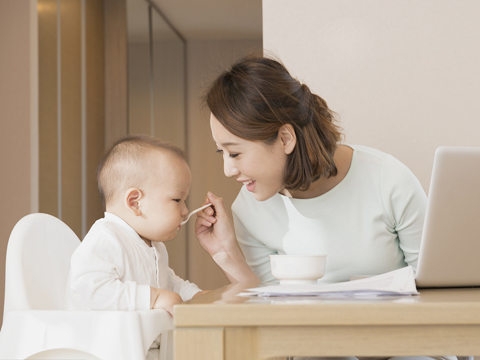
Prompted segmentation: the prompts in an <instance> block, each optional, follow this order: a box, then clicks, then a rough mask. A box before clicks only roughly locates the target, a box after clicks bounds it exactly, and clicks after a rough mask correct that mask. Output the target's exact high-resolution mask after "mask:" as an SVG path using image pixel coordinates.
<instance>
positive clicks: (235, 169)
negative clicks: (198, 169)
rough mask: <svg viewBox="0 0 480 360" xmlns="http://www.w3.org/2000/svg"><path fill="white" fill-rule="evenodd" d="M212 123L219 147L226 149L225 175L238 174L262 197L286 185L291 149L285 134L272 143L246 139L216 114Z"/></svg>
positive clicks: (238, 179) (233, 175)
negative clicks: (285, 171) (284, 139)
mask: <svg viewBox="0 0 480 360" xmlns="http://www.w3.org/2000/svg"><path fill="white" fill-rule="evenodd" d="M210 127H211V129H212V136H213V139H214V140H215V143H216V144H217V149H218V150H217V151H218V152H220V153H223V163H224V172H225V176H227V177H235V179H236V180H237V181H239V182H242V183H243V184H245V185H246V187H247V190H248V191H250V192H251V193H252V194H253V196H254V198H255V199H257V200H259V201H264V200H267V199H269V198H271V197H272V196H274V195H275V194H277V193H278V192H279V191H281V190H282V189H283V187H284V183H283V169H284V167H285V163H286V161H287V155H288V154H289V153H290V152H289V151H288V150H286V147H285V143H284V141H283V138H282V136H278V137H277V140H275V142H274V143H273V144H272V145H266V144H265V143H264V142H262V141H249V140H244V139H241V138H239V137H237V136H235V135H233V134H232V133H230V132H229V131H228V130H227V129H225V127H223V125H222V124H220V122H219V121H218V120H217V119H216V118H215V117H214V116H213V114H212V115H211V117H210Z"/></svg>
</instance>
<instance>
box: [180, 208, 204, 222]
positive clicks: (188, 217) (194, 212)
mask: <svg viewBox="0 0 480 360" xmlns="http://www.w3.org/2000/svg"><path fill="white" fill-rule="evenodd" d="M210 205H212V204H207V205H203V206H202V207H199V208H198V209H197V210H193V211H192V212H191V213H190V214H188V216H187V218H186V219H185V220H184V221H182V222H181V223H180V225H185V224H186V223H187V221H188V219H190V216H192V215H193V214H196V213H197V212H199V211H202V210H203V209H206V208H207V207H209V206H210Z"/></svg>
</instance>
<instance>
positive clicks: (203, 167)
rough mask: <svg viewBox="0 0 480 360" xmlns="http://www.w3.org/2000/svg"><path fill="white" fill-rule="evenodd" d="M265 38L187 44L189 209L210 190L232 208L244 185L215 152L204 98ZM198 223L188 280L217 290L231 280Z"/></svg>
mask: <svg viewBox="0 0 480 360" xmlns="http://www.w3.org/2000/svg"><path fill="white" fill-rule="evenodd" d="M261 46H262V43H261V39H257V40H224V41H217V40H211V41H207V40H205V41H189V42H188V43H187V91H188V95H187V139H188V142H187V148H188V158H189V164H190V168H191V170H192V177H193V180H192V187H191V189H190V196H189V202H188V203H189V207H190V210H193V209H195V208H197V207H199V206H200V205H201V204H203V202H204V199H205V196H206V195H207V191H212V192H213V193H214V194H216V195H217V196H221V197H223V199H224V201H225V204H226V207H227V208H228V209H230V207H231V205H232V203H233V201H234V200H235V197H236V196H237V193H238V191H239V190H240V187H241V186H240V184H239V183H237V182H236V181H235V179H229V178H226V177H225V175H224V173H223V158H222V156H220V155H219V154H217V153H216V152H215V150H216V147H215V143H214V142H213V140H212V135H211V132H210V124H209V116H210V113H209V111H208V109H207V108H205V107H204V106H203V104H202V96H203V95H204V94H205V89H206V88H207V87H208V85H209V84H210V82H211V81H212V80H213V79H214V78H215V77H216V76H217V75H219V74H220V72H221V71H223V70H224V69H225V68H227V67H228V66H229V65H230V64H231V63H232V62H234V61H236V60H237V59H238V58H240V57H241V56H243V55H245V54H246V53H247V52H250V51H252V50H257V51H258V50H261ZM194 225H195V222H194V221H190V222H189V223H188V254H187V255H188V279H189V280H190V281H193V282H194V283H196V284H197V285H198V286H200V287H201V288H203V289H215V288H218V287H220V286H223V285H225V284H228V280H227V279H226V277H225V276H224V275H223V272H222V271H221V270H220V269H219V268H218V266H217V265H216V264H215V263H214V262H213V260H212V259H211V258H210V256H209V255H208V254H207V253H206V252H205V251H204V250H203V248H202V247H201V246H200V245H199V243H198V241H197V239H196V237H195V230H194Z"/></svg>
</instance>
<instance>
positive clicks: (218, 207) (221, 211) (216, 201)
mask: <svg viewBox="0 0 480 360" xmlns="http://www.w3.org/2000/svg"><path fill="white" fill-rule="evenodd" d="M207 196H208V200H210V202H211V203H212V205H213V207H214V209H211V210H212V212H214V213H215V214H216V215H217V216H221V217H224V216H227V212H226V211H225V206H224V205H223V199H222V198H221V197H218V196H215V195H214V194H213V193H211V192H210V191H209V192H208V195H207ZM210 215H213V214H210Z"/></svg>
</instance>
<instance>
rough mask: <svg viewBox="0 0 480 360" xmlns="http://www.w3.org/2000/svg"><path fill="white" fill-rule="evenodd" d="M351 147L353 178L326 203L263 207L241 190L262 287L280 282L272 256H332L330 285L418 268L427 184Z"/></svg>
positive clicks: (247, 238)
mask: <svg viewBox="0 0 480 360" xmlns="http://www.w3.org/2000/svg"><path fill="white" fill-rule="evenodd" d="M351 147H352V148H353V150H354V151H353V158H352V162H351V165H350V169H349V171H348V173H347V175H346V176H345V178H344V179H343V180H342V181H341V182H340V183H339V184H337V186H335V187H334V188H333V189H332V190H330V191H328V192H327V193H325V194H323V195H321V196H319V197H316V198H313V199H295V198H288V197H286V196H283V195H280V194H277V195H275V196H273V197H272V198H270V199H268V200H266V201H257V200H255V199H254V197H253V196H252V194H251V193H249V192H248V190H247V189H246V188H245V187H243V188H242V189H241V191H240V193H239V195H238V197H237V199H236V200H235V202H234V204H233V206H232V210H233V216H234V223H235V232H236V235H237V239H238V242H239V244H240V247H241V249H242V251H243V253H244V255H245V258H246V260H247V263H248V265H249V266H250V267H251V268H252V270H253V271H254V272H255V274H256V275H257V276H258V277H259V278H260V280H262V281H275V279H274V278H273V276H272V274H271V271H270V261H269V257H268V255H271V254H297V255H301V254H302V255H303V254H326V255H327V260H326V273H325V276H324V277H323V279H321V280H320V281H323V282H339V281H347V280H349V278H350V276H352V275H377V274H381V273H385V272H388V271H391V270H395V269H398V268H400V267H403V266H406V265H412V267H413V268H414V269H416V265H417V260H418V252H419V249H420V240H421V234H422V228H423V222H424V217H425V210H426V204H427V197H426V195H425V192H424V190H423V189H422V187H421V185H420V182H419V181H418V180H417V178H416V177H415V176H414V175H413V173H412V172H411V171H410V170H409V169H408V168H407V167H406V166H405V165H403V164H402V163H401V162H400V161H398V160H397V159H395V158H394V157H393V156H391V155H388V154H385V153H383V152H381V151H378V150H375V149H371V148H368V147H365V146H351Z"/></svg>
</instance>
